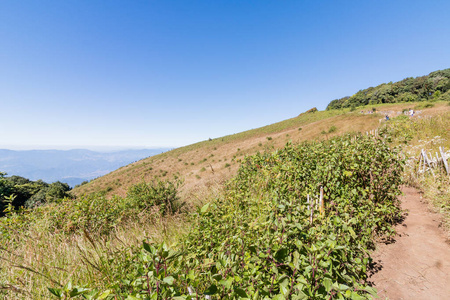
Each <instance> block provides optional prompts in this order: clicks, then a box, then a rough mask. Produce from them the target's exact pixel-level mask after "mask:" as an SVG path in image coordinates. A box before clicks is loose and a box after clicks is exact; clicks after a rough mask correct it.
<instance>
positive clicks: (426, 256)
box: [370, 187, 450, 300]
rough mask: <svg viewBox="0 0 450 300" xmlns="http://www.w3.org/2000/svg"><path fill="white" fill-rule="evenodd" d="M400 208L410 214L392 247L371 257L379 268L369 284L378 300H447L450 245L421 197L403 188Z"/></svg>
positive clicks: (380, 249)
mask: <svg viewBox="0 0 450 300" xmlns="http://www.w3.org/2000/svg"><path fill="white" fill-rule="evenodd" d="M403 192H404V194H405V196H402V197H401V201H402V208H403V209H406V210H408V211H409V213H408V215H407V216H406V219H405V220H404V222H403V223H401V224H399V225H398V226H397V227H396V229H397V233H398V236H397V237H396V238H395V239H396V241H395V242H394V243H392V244H388V245H385V244H382V245H379V246H378V248H377V250H376V251H375V253H374V254H373V259H374V262H376V263H377V266H378V267H379V268H381V269H380V270H379V271H378V272H376V273H375V274H374V275H372V277H371V278H370V280H371V281H372V282H373V283H374V284H375V287H376V288H377V290H378V295H379V296H380V298H381V299H385V298H389V299H392V300H397V299H417V300H419V299H424V300H425V299H426V300H429V299H433V300H438V299H446V300H447V299H450V245H449V243H448V241H446V238H445V235H444V233H443V231H442V229H441V228H439V221H438V220H439V216H438V215H436V214H434V213H432V212H430V211H429V209H428V207H427V203H426V202H425V200H424V199H422V198H421V195H420V193H419V192H418V191H417V190H416V189H413V188H408V187H406V188H403Z"/></svg>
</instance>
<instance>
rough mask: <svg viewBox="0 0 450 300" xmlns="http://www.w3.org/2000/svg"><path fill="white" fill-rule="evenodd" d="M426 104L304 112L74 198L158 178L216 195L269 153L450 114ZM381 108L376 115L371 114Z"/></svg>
mask: <svg viewBox="0 0 450 300" xmlns="http://www.w3.org/2000/svg"><path fill="white" fill-rule="evenodd" d="M421 107H423V103H417V102H416V103H415V102H412V103H397V104H380V105H373V106H370V107H368V108H363V109H362V110H363V111H364V113H361V110H358V111H353V112H352V111H350V109H341V110H329V111H315V112H305V113H302V114H300V115H299V116H297V117H294V118H291V119H288V120H285V121H281V122H278V123H275V124H272V125H268V126H264V127H261V128H257V129H252V130H248V131H245V132H242V133H238V134H234V135H229V136H225V137H222V138H216V139H212V140H210V141H203V142H199V143H196V144H192V145H189V146H186V147H181V148H177V149H174V150H172V151H168V152H165V153H162V154H159V155H156V156H152V157H150V158H147V159H143V160H140V161H137V162H135V163H132V164H130V165H127V166H125V167H122V168H120V169H118V170H116V171H113V172H111V173H109V174H107V175H105V176H102V177H100V178H97V179H95V180H93V181H91V182H90V183H88V184H86V185H83V186H81V187H78V188H75V189H74V190H73V192H74V194H75V195H82V194H89V193H93V192H103V193H106V194H107V195H109V196H111V195H120V196H125V195H126V192H127V190H128V188H129V187H130V186H132V185H133V184H136V183H138V182H141V181H142V180H144V181H151V180H152V179H155V178H162V179H170V178H172V177H173V176H175V175H176V176H178V177H181V178H183V179H184V185H183V187H182V192H183V195H184V197H185V198H192V200H195V199H196V198H197V197H199V195H202V194H204V193H211V192H212V190H211V189H208V188H209V187H211V186H215V187H219V188H220V186H221V183H223V182H224V181H225V180H227V179H229V178H231V177H232V176H233V175H234V174H235V172H236V171H237V169H238V167H239V160H241V159H242V158H243V157H244V156H245V155H251V154H254V153H256V152H258V151H264V150H266V149H272V148H273V149H276V148H280V147H282V146H284V145H285V144H286V143H287V142H288V141H293V142H301V141H306V140H315V139H317V140H322V139H329V138H331V137H333V136H336V135H340V134H342V133H344V132H366V131H370V130H372V129H375V128H377V127H378V126H379V125H380V123H381V122H383V121H384V117H385V115H386V114H389V115H390V116H391V117H393V116H397V115H399V114H401V113H402V111H404V110H407V109H409V108H415V109H416V110H417V113H416V115H417V117H418V118H421V117H424V116H427V115H435V114H440V113H445V112H447V111H450V106H448V105H447V103H446V102H437V103H435V104H434V107H430V108H421ZM372 108H376V113H375V114H372V113H370V114H369V113H367V112H368V110H369V109H370V111H372Z"/></svg>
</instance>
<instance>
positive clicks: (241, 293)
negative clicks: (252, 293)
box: [234, 287, 248, 298]
mask: <svg viewBox="0 0 450 300" xmlns="http://www.w3.org/2000/svg"><path fill="white" fill-rule="evenodd" d="M234 292H235V293H236V294H237V295H238V296H239V297H241V298H248V296H247V293H246V292H245V291H244V290H243V289H241V288H239V287H235V288H234Z"/></svg>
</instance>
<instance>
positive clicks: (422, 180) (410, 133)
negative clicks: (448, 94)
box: [384, 112, 450, 238]
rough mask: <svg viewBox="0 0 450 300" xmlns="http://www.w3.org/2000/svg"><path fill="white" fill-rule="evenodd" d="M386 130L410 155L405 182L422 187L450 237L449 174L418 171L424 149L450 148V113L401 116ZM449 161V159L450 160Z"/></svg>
mask: <svg viewBox="0 0 450 300" xmlns="http://www.w3.org/2000/svg"><path fill="white" fill-rule="evenodd" d="M384 130H385V131H386V132H387V133H388V134H390V135H391V137H392V138H393V139H394V141H395V142H397V143H399V144H404V145H405V146H404V148H403V149H404V153H405V155H406V156H407V157H408V158H409V159H408V163H407V166H406V168H405V174H404V177H405V179H406V182H407V183H408V184H409V185H411V186H414V187H416V188H418V189H420V190H421V191H422V192H423V193H424V198H425V199H427V200H428V201H429V203H430V208H431V209H432V210H434V211H436V212H438V213H440V214H441V215H442V223H443V225H444V228H445V229H446V231H447V236H448V237H449V238H450V176H448V175H447V174H446V172H445V171H444V170H443V169H438V170H434V173H432V172H425V173H422V172H419V170H418V166H419V157H420V152H421V151H422V149H424V150H426V151H427V152H428V153H433V156H435V155H434V153H435V152H439V147H444V148H445V149H446V151H447V153H449V150H450V113H448V112H447V113H444V114H441V115H437V116H433V117H426V118H420V119H419V118H413V119H409V118H408V117H399V118H394V119H393V120H392V122H389V123H386V126H385V128H384ZM449 163H450V162H449Z"/></svg>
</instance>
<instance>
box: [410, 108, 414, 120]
mask: <svg viewBox="0 0 450 300" xmlns="http://www.w3.org/2000/svg"><path fill="white" fill-rule="evenodd" d="M409 117H410V118H412V117H414V110H413V109H410V110H409Z"/></svg>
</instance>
